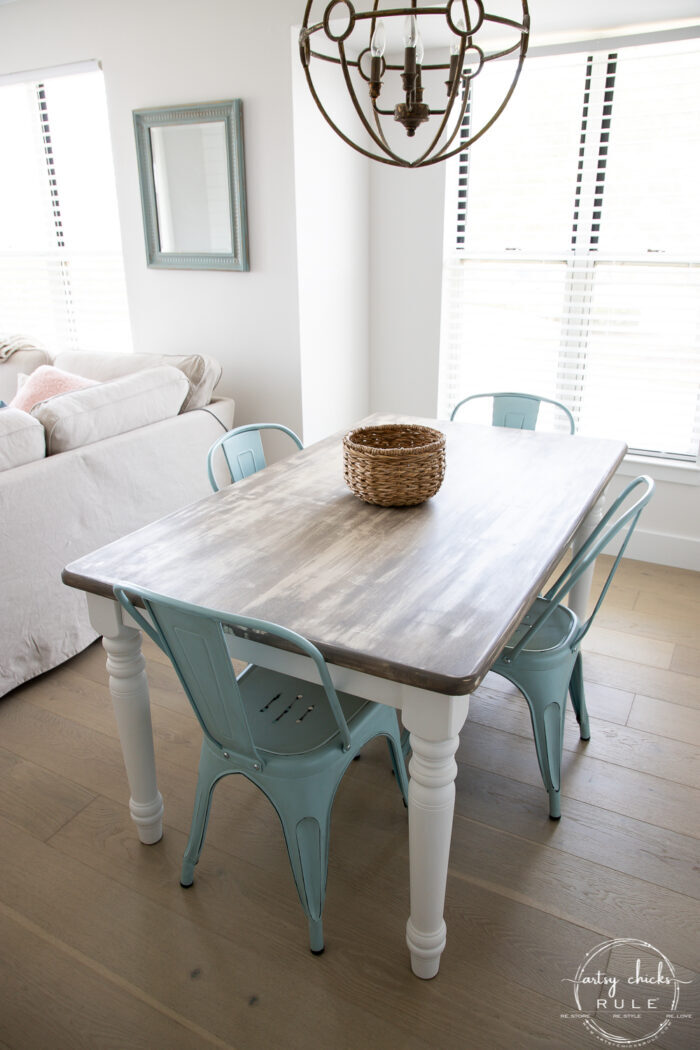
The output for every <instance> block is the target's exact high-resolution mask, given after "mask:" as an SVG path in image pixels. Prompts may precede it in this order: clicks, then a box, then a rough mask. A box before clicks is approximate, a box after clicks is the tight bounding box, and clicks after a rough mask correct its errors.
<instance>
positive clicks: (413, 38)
mask: <svg viewBox="0 0 700 1050" xmlns="http://www.w3.org/2000/svg"><path fill="white" fill-rule="evenodd" d="M403 32H404V37H403V42H404V44H405V45H406V47H415V46H416V42H417V40H418V37H419V33H418V26H417V24H416V16H415V15H408V17H407V18H406V21H405V22H404V29H403Z"/></svg>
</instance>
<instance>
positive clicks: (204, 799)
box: [180, 740, 225, 888]
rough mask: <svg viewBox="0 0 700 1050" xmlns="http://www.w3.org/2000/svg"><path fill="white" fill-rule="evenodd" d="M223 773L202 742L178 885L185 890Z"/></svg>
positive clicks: (196, 859)
mask: <svg viewBox="0 0 700 1050" xmlns="http://www.w3.org/2000/svg"><path fill="white" fill-rule="evenodd" d="M223 772H225V771H222V768H221V762H220V761H219V760H218V759H217V757H216V756H214V755H212V753H211V751H210V750H209V747H208V746H207V742H206V740H204V741H203V742H202V751H201V754H200V758H199V774H198V777H197V790H196V793H195V798H194V812H193V814H192V825H191V827H190V837H189V839H188V840H187V846H186V847H185V854H184V857H183V860H182V869H181V872H180V885H181V886H184V887H185V888H186V887H188V886H191V885H192V883H193V882H194V869H195V865H196V864H197V861H198V860H199V855H200V853H201V852H202V847H203V845H204V839H205V837H206V834H207V824H208V823H209V812H210V809H211V799H212V794H213V792H214V787H215V785H216V782H217V781H218V780H219V779H220V778H221V776H222V773H223Z"/></svg>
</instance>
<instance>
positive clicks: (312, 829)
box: [278, 805, 330, 955]
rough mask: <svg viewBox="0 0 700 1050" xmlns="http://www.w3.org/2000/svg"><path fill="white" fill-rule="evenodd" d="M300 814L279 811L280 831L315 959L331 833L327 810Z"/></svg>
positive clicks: (291, 809)
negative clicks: (285, 845) (307, 926)
mask: <svg viewBox="0 0 700 1050" xmlns="http://www.w3.org/2000/svg"><path fill="white" fill-rule="evenodd" d="M302 808H304V809H305V810H306V812H305V813H303V814H302V813H301V812H300V811H299V810H296V812H295V809H296V807H289V806H285V808H284V811H282V809H279V808H278V813H279V815H280V819H281V821H282V829H283V831H284V838H285V842H286V844H287V853H288V854H289V863H290V864H291V867H292V874H293V876H294V882H295V884H296V888H297V893H298V894H299V900H300V902H301V906H302V908H303V909H304V914H305V915H306V918H307V920H308V923H309V947H310V948H311V951H312V952H313V954H314V955H320V954H321V952H322V951H323V948H324V943H323V920H322V913H323V902H324V899H325V895H326V879H327V876H328V839H329V830H330V806H329V807H327V808H324V807H323V806H322V805H320V806H317V807H316V812H315V813H313V814H310V813H309V808H310V807H308V806H307V807H302Z"/></svg>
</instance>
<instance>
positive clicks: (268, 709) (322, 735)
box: [238, 665, 374, 755]
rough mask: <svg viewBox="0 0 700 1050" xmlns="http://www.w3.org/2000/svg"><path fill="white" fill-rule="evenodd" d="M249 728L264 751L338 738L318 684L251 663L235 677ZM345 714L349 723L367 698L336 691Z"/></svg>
mask: <svg viewBox="0 0 700 1050" xmlns="http://www.w3.org/2000/svg"><path fill="white" fill-rule="evenodd" d="M238 684H239V687H240V690H241V694H242V696H243V706H244V708H245V712H246V716H247V718H248V724H249V726H250V731H251V733H252V735H253V739H254V740H255V742H256V744H257V747H258V750H259V751H265V752H267V753H268V754H270V755H304V754H308V753H309V752H311V751H316V750H319V749H320V748H322V747H324V746H325V745H326V744H329V743H330V742H331V741H334V740H336V739H337V738H338V736H339V732H338V725H337V723H336V721H335V719H334V717H333V713H332V711H331V709H330V706H329V704H328V701H327V698H326V692H325V690H324V688H323V686H322V685H320V684H319V685H316V684H315V683H314V682H308V681H305V680H304V679H301V678H292V677H290V676H289V675H285V674H279V673H278V672H276V671H270V670H268V669H267V668H264V667H257V666H255V665H251V666H250V667H248V668H246V670H245V671H244V672H243V674H242V675H241V676H240V677H239V679H238ZM338 699H339V701H340V706H341V708H342V710H343V714H344V715H345V720H346V721H347V723H348V726H349V727H350V728H351V731H352V724H353V722H354V721H355V720H356V719H357V718H358V716H359V715H360V713H361V711H362V710H363V708H365V707H368V705H369V706H370V707H372V708H373V707H374V705H370V702H369V700H363V699H362V698H361V697H359V696H352V695H350V694H349V693H342V692H339V693H338Z"/></svg>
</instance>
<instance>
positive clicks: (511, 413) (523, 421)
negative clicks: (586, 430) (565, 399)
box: [450, 391, 576, 434]
mask: <svg viewBox="0 0 700 1050" xmlns="http://www.w3.org/2000/svg"><path fill="white" fill-rule="evenodd" d="M488 397H490V398H493V410H492V416H491V423H492V425H493V426H494V427H511V428H512V429H514V430H534V429H535V427H536V426H537V419H538V416H539V414H540V406H541V405H542V404H545V405H554V407H555V408H556V409H558V410H560V411H561V412H562V413H563V414H564V415H565V416H566V421H567V425H568V427H569V431H570V433H572V434H573V433H575V431H576V424H575V423H574V417H573V416H572V415H571V412H570V411H569V409H568V408H567V407H566V405H563V404H562V403H561V401H553V400H552V398H550V397H538V396H537V395H536V394H518V393H514V392H510V391H502V392H498V393H489V394H470V395H469V397H465V398H463V399H462V400H461V401H460V402H459V403H458V404H457V405H455V407H454V408H453V409H452V415H451V416H450V419H451V420H454V418H455V416H456V415H457V412H458V411H459V409H460V408H461V407H462V405H466V403H467V402H468V401H480V400H482V399H483V398H488Z"/></svg>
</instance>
